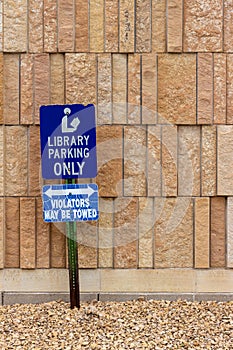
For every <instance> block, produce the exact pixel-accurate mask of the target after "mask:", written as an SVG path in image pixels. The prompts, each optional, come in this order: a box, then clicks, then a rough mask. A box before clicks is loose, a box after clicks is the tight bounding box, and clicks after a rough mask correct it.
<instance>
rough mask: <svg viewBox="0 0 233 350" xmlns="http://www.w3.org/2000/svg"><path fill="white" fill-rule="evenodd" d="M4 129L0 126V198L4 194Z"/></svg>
mask: <svg viewBox="0 0 233 350" xmlns="http://www.w3.org/2000/svg"><path fill="white" fill-rule="evenodd" d="M5 142H6V141H5V128H4V126H2V125H0V196H3V195H4V194H5V193H4V167H5V157H4V155H5Z"/></svg>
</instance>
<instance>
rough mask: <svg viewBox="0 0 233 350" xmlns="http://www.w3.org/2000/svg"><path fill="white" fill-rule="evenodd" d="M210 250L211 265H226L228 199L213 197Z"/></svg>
mask: <svg viewBox="0 0 233 350" xmlns="http://www.w3.org/2000/svg"><path fill="white" fill-rule="evenodd" d="M210 218H211V221H210V244H211V245H210V251H211V260H210V265H211V267H225V265H226V262H225V254H226V227H225V226H226V224H225V220H226V199H225V198H224V197H213V198H211V217H210Z"/></svg>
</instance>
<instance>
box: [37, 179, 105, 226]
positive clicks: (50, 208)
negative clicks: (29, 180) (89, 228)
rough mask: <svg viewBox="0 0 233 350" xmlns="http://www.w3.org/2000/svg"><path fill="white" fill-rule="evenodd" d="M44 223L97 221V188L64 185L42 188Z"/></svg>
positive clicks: (87, 185)
mask: <svg viewBox="0 0 233 350" xmlns="http://www.w3.org/2000/svg"><path fill="white" fill-rule="evenodd" d="M42 196H43V218H44V221H45V222H68V221H93V220H98V218H99V210H98V186H97V185H96V184H64V185H45V186H43V194H42Z"/></svg>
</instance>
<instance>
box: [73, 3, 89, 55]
mask: <svg viewBox="0 0 233 350" xmlns="http://www.w3.org/2000/svg"><path fill="white" fill-rule="evenodd" d="M88 11H89V9H88V1H83V0H75V14H76V15H75V21H76V22H75V51H77V52H88V50H89V14H88Z"/></svg>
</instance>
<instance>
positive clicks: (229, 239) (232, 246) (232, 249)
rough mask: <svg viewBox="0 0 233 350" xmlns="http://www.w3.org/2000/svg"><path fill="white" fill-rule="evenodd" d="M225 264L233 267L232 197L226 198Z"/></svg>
mask: <svg viewBox="0 0 233 350" xmlns="http://www.w3.org/2000/svg"><path fill="white" fill-rule="evenodd" d="M226 244H227V245H226V253H227V254H226V265H227V267H230V268H232V267H233V197H228V198H227V234H226Z"/></svg>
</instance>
